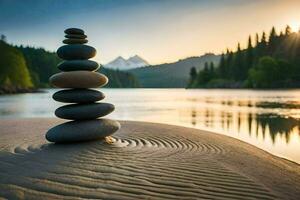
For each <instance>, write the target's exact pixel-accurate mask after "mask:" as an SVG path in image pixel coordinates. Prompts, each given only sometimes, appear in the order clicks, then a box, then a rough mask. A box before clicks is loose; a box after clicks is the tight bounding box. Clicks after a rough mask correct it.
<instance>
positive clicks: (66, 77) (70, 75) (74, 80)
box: [50, 71, 108, 88]
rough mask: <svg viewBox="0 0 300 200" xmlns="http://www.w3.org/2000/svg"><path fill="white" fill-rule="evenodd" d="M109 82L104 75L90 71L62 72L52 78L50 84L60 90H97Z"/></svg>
mask: <svg viewBox="0 0 300 200" xmlns="http://www.w3.org/2000/svg"><path fill="white" fill-rule="evenodd" d="M107 82H108V79H107V77H106V76H104V75H103V74H100V73H98V72H90V71H72V72H61V73H58V74H54V75H53V76H51V77H50V83H51V84H52V85H54V86H55V87H59V88H97V87H101V86H104V85H105V84H107Z"/></svg>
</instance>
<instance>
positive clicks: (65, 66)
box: [57, 60, 99, 72]
mask: <svg viewBox="0 0 300 200" xmlns="http://www.w3.org/2000/svg"><path fill="white" fill-rule="evenodd" d="M57 68H58V69H60V70H61V71H65V72H68V71H81V70H87V71H96V70H97V69H98V68H99V64H98V63H97V62H95V61H92V60H68V61H64V62H61V63H59V64H58V66H57Z"/></svg>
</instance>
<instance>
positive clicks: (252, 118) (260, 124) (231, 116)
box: [190, 100, 300, 143]
mask: <svg viewBox="0 0 300 200" xmlns="http://www.w3.org/2000/svg"><path fill="white" fill-rule="evenodd" d="M205 103H209V104H211V103H212V101H207V100H206V101H205ZM214 103H216V102H214ZM220 103H221V104H222V105H226V106H233V105H238V106H247V107H253V106H254V104H251V103H249V102H248V103H246V104H244V103H241V101H239V102H234V101H220ZM268 104H269V105H272V108H278V107H274V105H280V107H279V108H283V107H284V108H286V107H293V108H295V107H297V106H299V105H290V104H289V105H284V104H282V103H281V104H276V103H270V102H269V103H268ZM249 105H251V106H249ZM259 105H266V104H265V103H263V104H259ZM228 110H230V109H228ZM247 111H248V112H247ZM190 115H191V125H192V126H194V127H199V126H200V127H201V126H204V127H206V128H208V129H214V128H215V127H216V128H217V129H218V128H221V129H222V131H223V132H233V133H241V132H242V131H243V133H245V132H247V134H248V135H249V136H251V135H252V134H253V135H255V136H256V137H259V136H260V135H262V137H263V138H265V136H266V134H269V136H270V138H271V139H272V142H273V143H275V138H276V137H277V135H280V136H283V137H284V138H285V142H286V143H289V141H290V136H291V134H292V133H293V132H296V133H297V134H298V135H299V137H300V132H299V130H300V120H299V119H296V118H293V117H290V116H283V115H279V114H277V113H262V114H260V113H256V112H255V111H254V110H244V112H241V111H239V110H235V109H231V110H230V111H224V110H220V109H214V108H212V107H206V108H204V109H198V110H197V109H196V108H195V107H193V108H192V109H191V111H190ZM218 123H220V126H219V127H218ZM243 127H247V130H246V131H245V130H244V129H243Z"/></svg>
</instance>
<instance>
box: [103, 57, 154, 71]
mask: <svg viewBox="0 0 300 200" xmlns="http://www.w3.org/2000/svg"><path fill="white" fill-rule="evenodd" d="M148 65H149V63H148V62H147V61H146V60H144V59H143V58H141V57H140V56H138V55H135V56H132V57H130V58H128V59H127V60H126V59H124V58H123V57H122V56H119V57H117V58H116V59H114V60H113V61H111V62H109V63H107V64H106V65H104V67H105V68H109V69H119V70H128V69H133V68H138V67H144V66H148Z"/></svg>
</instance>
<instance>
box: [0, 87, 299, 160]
mask: <svg viewBox="0 0 300 200" xmlns="http://www.w3.org/2000/svg"><path fill="white" fill-rule="evenodd" d="M53 92H55V90H48V92H47V93H39V94H19V95H6V96H0V114H1V118H27V117H55V116H54V114H53V113H54V110H55V109H56V108H57V107H59V106H60V105H62V104H61V103H58V102H55V101H54V100H52V99H51V95H52V93H53ZM103 92H104V93H105V94H106V96H107V97H106V98H105V101H106V102H110V103H113V104H115V106H116V111H115V112H113V113H112V114H111V115H110V116H109V117H111V118H115V119H120V120H135V121H148V122H158V123H167V124H174V125H181V126H187V127H193V128H198V129H204V130H208V131H213V132H217V133H221V134H225V135H228V136H231V137H235V138H238V139H240V140H243V141H245V142H248V143H250V144H253V145H255V146H258V147H260V148H262V149H264V150H266V151H268V152H270V153H273V154H275V155H278V156H281V157H285V158H287V159H290V160H293V161H296V162H298V163H300V134H299V130H300V126H299V125H300V121H299V120H300V90H286V91H279V90H276V91H253V90H184V89H103Z"/></svg>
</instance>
